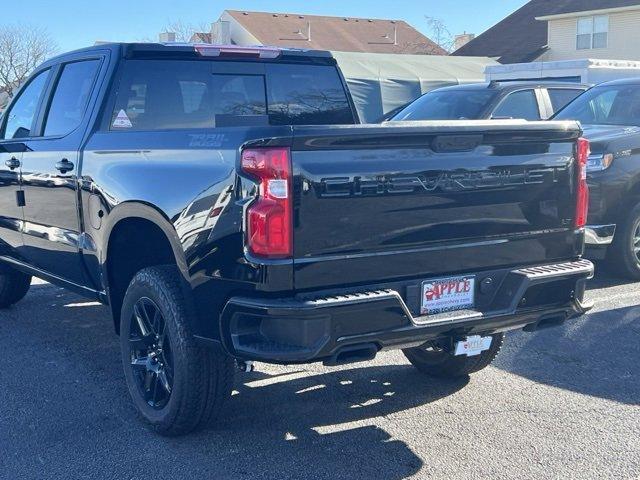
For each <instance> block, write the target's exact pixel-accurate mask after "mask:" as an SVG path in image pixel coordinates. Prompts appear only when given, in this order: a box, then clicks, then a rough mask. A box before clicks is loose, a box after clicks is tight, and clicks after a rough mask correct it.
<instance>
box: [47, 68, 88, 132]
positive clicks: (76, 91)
mask: <svg viewBox="0 0 640 480" xmlns="http://www.w3.org/2000/svg"><path fill="white" fill-rule="evenodd" d="M99 67H100V60H85V61H81V62H74V63H68V64H66V65H65V66H64V67H63V69H62V73H61V74H60V78H59V80H58V84H57V85H56V89H55V93H54V94H53V98H52V100H51V106H50V107H49V113H48V114H47V119H46V122H45V127H44V135H45V136H50V135H66V134H67V133H70V132H72V131H73V130H75V129H76V128H78V127H79V126H80V123H81V122H82V117H83V115H84V112H85V110H86V108H87V103H88V101H89V95H90V94H91V87H92V86H93V83H94V81H95V78H96V75H97V73H98V68H99Z"/></svg>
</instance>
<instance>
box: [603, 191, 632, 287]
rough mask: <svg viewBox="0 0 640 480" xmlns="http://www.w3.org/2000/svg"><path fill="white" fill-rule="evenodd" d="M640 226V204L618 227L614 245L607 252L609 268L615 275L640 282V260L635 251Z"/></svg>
mask: <svg viewBox="0 0 640 480" xmlns="http://www.w3.org/2000/svg"><path fill="white" fill-rule="evenodd" d="M639 226H640V203H639V204H638V205H636V206H635V207H634V208H633V209H631V211H630V212H629V213H628V214H627V216H626V217H625V218H624V220H623V221H622V222H621V223H620V224H619V225H618V226H617V227H616V233H615V236H614V237H613V244H611V246H610V247H609V249H608V250H607V263H608V265H607V267H608V270H610V272H611V273H613V274H614V275H617V276H621V277H625V278H629V279H631V280H640V259H638V256H637V255H636V253H635V251H634V246H635V245H634V243H635V242H634V241H635V239H636V232H637V231H638V227H639ZM638 246H640V245H638Z"/></svg>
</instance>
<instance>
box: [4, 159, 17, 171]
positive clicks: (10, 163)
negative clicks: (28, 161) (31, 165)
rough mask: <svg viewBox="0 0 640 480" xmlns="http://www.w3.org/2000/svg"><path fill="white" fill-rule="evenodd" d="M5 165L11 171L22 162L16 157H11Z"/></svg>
mask: <svg viewBox="0 0 640 480" xmlns="http://www.w3.org/2000/svg"><path fill="white" fill-rule="evenodd" d="M4 164H5V165H6V166H7V167H9V168H10V169H11V170H13V169H15V168H18V167H19V166H20V160H18V159H17V158H16V157H11V158H10V159H9V160H6V161H5V162H4Z"/></svg>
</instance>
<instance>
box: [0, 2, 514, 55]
mask: <svg viewBox="0 0 640 480" xmlns="http://www.w3.org/2000/svg"><path fill="white" fill-rule="evenodd" d="M7 1H8V0H7ZM10 3H11V8H10V9H4V10H5V12H4V14H3V15H2V17H0V24H3V23H10V22H11V18H16V19H20V21H21V22H22V21H27V22H29V23H31V24H34V25H37V26H42V27H46V28H47V29H48V30H49V32H50V33H51V36H52V37H53V38H54V40H55V41H56V42H57V44H58V46H59V47H60V50H61V51H66V50H71V49H74V48H79V47H83V46H87V45H92V44H93V43H94V41H96V40H111V41H135V40H140V39H144V38H156V36H157V33H158V32H159V31H160V30H162V27H163V26H165V25H166V24H167V23H169V22H171V21H174V20H182V21H184V22H188V23H205V22H206V23H209V22H212V21H215V20H217V18H218V16H219V15H220V12H222V10H224V9H235V10H258V11H274V12H292V13H306V14H320V15H338V16H351V17H356V16H359V17H372V18H392V19H400V20H406V21H407V22H409V23H411V24H412V25H413V26H415V27H416V28H417V29H418V30H421V31H423V32H425V33H426V29H427V28H426V22H425V20H424V16H425V15H428V16H432V17H436V18H439V19H441V20H442V21H443V22H444V23H445V24H446V25H447V26H448V28H449V30H450V31H451V32H452V33H462V32H463V31H467V32H474V33H481V32H482V31H484V30H486V29H487V28H489V27H490V26H491V25H493V24H495V23H496V22H497V21H499V20H501V19H502V18H504V17H505V16H506V15H508V14H509V13H511V12H513V11H514V10H516V9H517V8H519V7H521V6H522V5H524V4H525V3H526V0H452V1H448V0H388V1H380V0H377V1H376V0H341V1H337V0H326V1H322V0H315V1H307V2H301V1H300V0H267V1H265V0H262V1H260V0H234V1H231V0H228V1H225V0H182V1H167V0H155V1H154V0H99V1H95V0H88V1H87V0H57V1H51V0H48V1H47V0H29V1H22V2H21V1H18V2H10Z"/></svg>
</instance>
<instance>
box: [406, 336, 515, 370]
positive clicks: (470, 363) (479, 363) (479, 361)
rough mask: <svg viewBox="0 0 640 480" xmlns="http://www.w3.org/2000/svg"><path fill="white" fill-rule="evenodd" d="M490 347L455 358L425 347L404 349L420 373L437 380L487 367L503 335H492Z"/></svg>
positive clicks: (497, 351) (444, 351) (449, 354)
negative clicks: (471, 355) (480, 351)
mask: <svg viewBox="0 0 640 480" xmlns="http://www.w3.org/2000/svg"><path fill="white" fill-rule="evenodd" d="M492 337H493V340H492V341H491V347H490V348H489V349H488V350H485V351H484V352H482V353H481V354H480V355H475V356H473V357H467V356H464V355H460V356H455V355H453V354H452V353H451V352H448V351H446V350H440V349H438V350H433V351H431V350H427V348H425V347H414V348H407V349H404V350H403V351H402V352H403V353H404V355H405V357H407V359H408V360H409V361H410V362H411V363H412V364H413V366H414V367H416V368H417V369H418V370H419V371H420V372H421V373H424V374H426V375H430V376H432V377H439V378H456V377H464V376H466V375H470V374H472V373H475V372H478V371H480V370H482V369H483V368H486V367H488V366H489V365H490V364H491V362H493V359H494V358H496V356H497V355H498V353H500V349H501V348H502V344H503V342H504V333H497V334H495V335H492Z"/></svg>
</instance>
